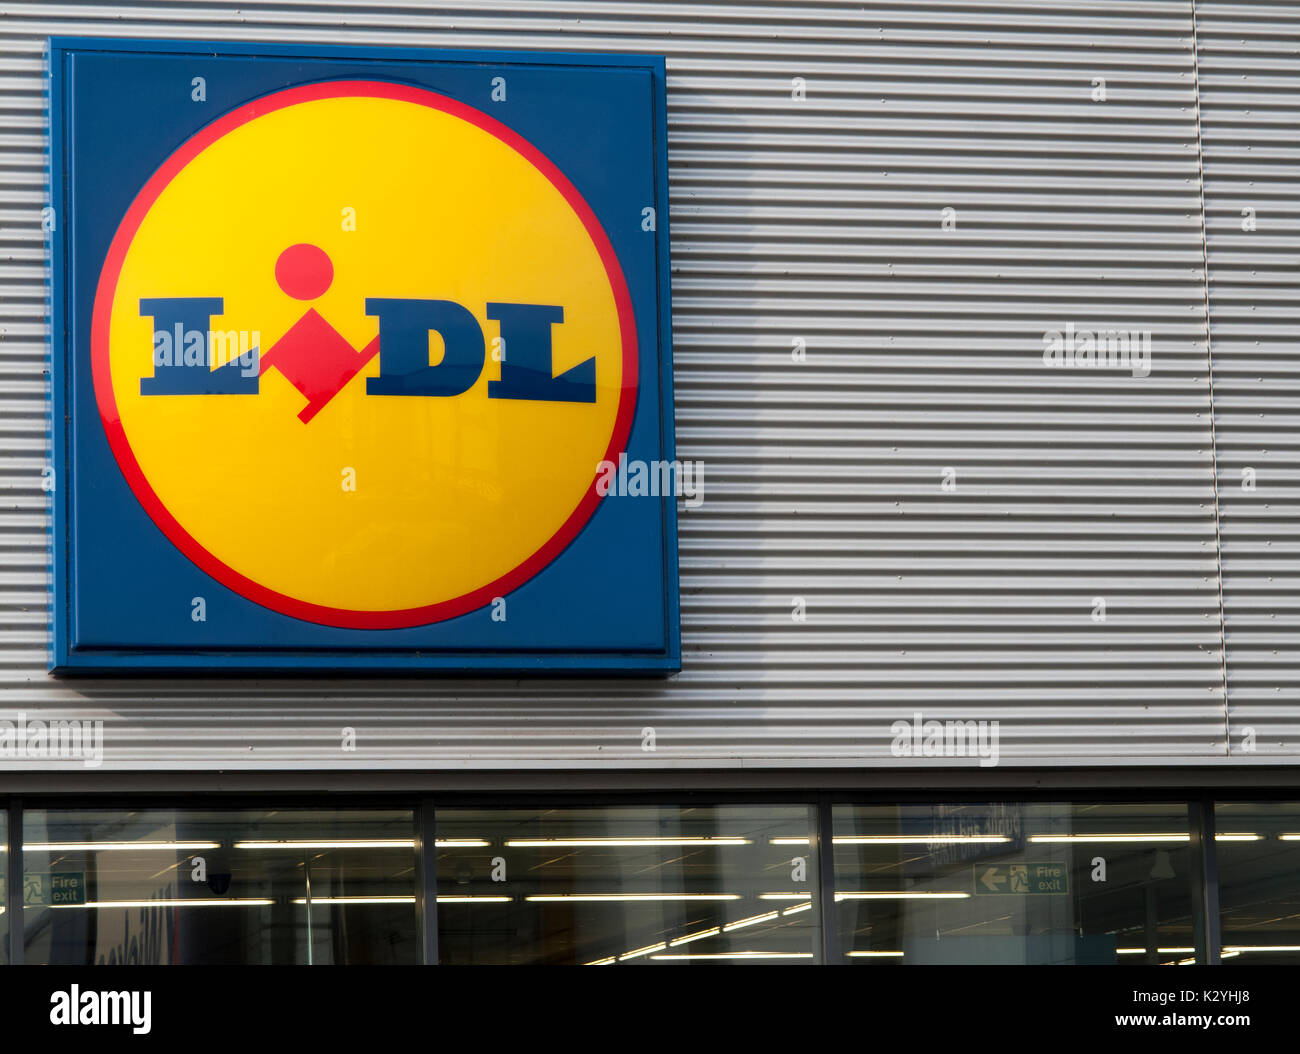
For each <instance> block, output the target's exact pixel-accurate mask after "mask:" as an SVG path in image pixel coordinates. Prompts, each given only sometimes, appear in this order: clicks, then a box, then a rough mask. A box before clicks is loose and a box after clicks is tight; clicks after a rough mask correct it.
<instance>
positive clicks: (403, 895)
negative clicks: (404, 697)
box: [23, 809, 419, 965]
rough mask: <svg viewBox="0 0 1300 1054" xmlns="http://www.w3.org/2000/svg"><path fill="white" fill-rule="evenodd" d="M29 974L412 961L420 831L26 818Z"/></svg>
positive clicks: (276, 821)
mask: <svg viewBox="0 0 1300 1054" xmlns="http://www.w3.org/2000/svg"><path fill="white" fill-rule="evenodd" d="M23 842H24V844H23V887H24V913H23V919H24V928H25V954H26V961H27V962H29V963H55V964H68V965H71V964H81V963H85V964H103V963H108V964H116V963H127V964H135V963H141V964H169V963H308V964H311V963H317V964H327V963H414V962H417V961H418V958H419V952H418V949H419V940H418V936H417V926H416V909H415V892H416V891H415V874H416V866H415V851H414V844H415V843H414V819H413V814H412V813H411V812H410V811H409V810H408V811H401V810H393V811H381V810H364V811H363V810H357V811H350V810H338V811H333V810H314V809H256V810H184V809H157V810H154V809H149V810H138V811H137V810H118V811H112V810H93V811H90V810H84V811H83V810H62V809H60V810H42V809H32V810H28V811H27V812H25V814H24V817H23Z"/></svg>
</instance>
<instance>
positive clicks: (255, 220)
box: [109, 96, 634, 612]
mask: <svg viewBox="0 0 1300 1054" xmlns="http://www.w3.org/2000/svg"><path fill="white" fill-rule="evenodd" d="M301 243H307V244H311V245H315V246H318V247H319V248H320V249H322V250H324V252H325V253H326V254H328V256H329V258H330V260H331V261H332V263H333V268H334V277H333V282H332V284H331V285H330V286H329V288H328V290H327V291H326V292H325V293H324V295H322V296H320V297H319V298H318V299H316V300H313V301H310V302H304V301H300V300H295V299H292V298H291V297H290V296H288V295H286V294H285V292H284V291H283V290H282V289H281V288H280V287H279V285H278V284H277V281H276V274H275V264H276V261H277V259H278V257H279V255H280V254H281V252H282V251H283V250H284V249H286V248H287V247H289V246H292V245H295V244H301ZM163 297H220V298H222V300H223V301H224V305H223V306H224V313H223V314H222V315H220V316H219V317H213V319H212V329H214V330H220V331H223V332H227V333H228V332H229V331H235V332H236V333H240V332H247V333H249V334H250V338H249V339H250V343H254V342H255V343H257V345H258V347H259V348H260V350H261V352H262V353H263V354H266V353H267V352H268V350H269V349H273V348H274V346H275V344H276V342H277V341H278V340H279V339H280V338H281V337H282V336H283V335H284V334H285V333H286V332H287V331H288V330H289V329H290V327H291V326H293V325H294V324H295V323H296V322H298V321H299V319H300V318H301V317H302V316H303V315H304V313H305V312H306V311H308V310H309V309H314V310H316V311H317V312H319V314H320V315H321V316H322V317H323V319H324V320H325V322H327V323H328V324H329V325H330V326H332V327H333V328H334V329H335V330H336V331H337V332H338V334H340V335H341V336H342V338H344V339H345V340H346V341H347V343H348V344H349V345H351V347H352V349H354V350H355V351H357V352H358V353H359V352H360V351H361V350H362V349H364V348H365V347H366V346H367V345H368V344H369V343H370V342H371V341H372V340H374V338H375V337H376V336H377V333H378V320H377V318H375V317H373V316H367V315H366V312H365V301H366V299H367V298H410V299H423V300H450V301H455V302H456V303H458V304H460V305H463V306H464V307H465V308H466V309H467V310H468V311H469V312H470V313H471V314H472V315H473V316H474V317H475V319H476V320H477V321H478V323H479V325H480V326H481V328H482V329H483V332H484V337H485V341H486V347H487V356H486V361H485V364H484V369H483V372H482V374H481V375H480V376H479V378H478V380H477V381H476V382H475V383H474V385H473V387H471V388H470V389H469V390H468V391H467V392H465V393H464V394H463V395H459V396H454V397H421V396H378V395H368V394H367V392H366V379H367V378H368V377H374V376H377V375H378V373H379V358H378V356H376V357H374V358H372V359H371V360H370V361H369V363H368V364H367V365H366V366H365V367H363V368H362V369H361V370H360V372H359V373H357V374H356V376H354V377H353V378H352V379H351V380H350V381H349V382H348V383H347V384H346V385H345V386H344V387H343V388H342V389H341V390H339V391H338V393H337V394H336V395H335V396H334V397H333V398H331V399H329V401H328V403H327V404H326V405H324V407H323V408H322V409H320V411H319V412H318V413H317V414H316V415H315V416H314V417H312V418H311V419H310V420H309V421H307V422H305V423H304V421H302V420H300V419H299V416H298V415H299V412H300V411H302V410H303V408H304V406H306V404H307V399H306V398H305V397H304V395H303V394H302V392H300V391H299V389H298V388H296V387H295V386H294V385H293V383H291V381H290V379H289V378H287V377H286V376H285V375H284V374H282V373H281V372H280V371H278V370H277V369H275V368H268V369H267V370H266V371H265V372H264V373H263V375H262V377H261V381H260V390H259V391H258V393H257V394H256V395H142V394H141V386H140V382H141V379H142V378H147V377H151V376H152V375H153V372H154V362H153V357H154V320H153V319H152V318H151V317H149V316H146V315H142V313H141V309H140V301H141V300H142V299H146V298H163ZM490 302H503V303H520V304H538V305H556V306H560V307H562V308H563V312H564V316H563V322H562V323H560V324H556V325H554V326H553V327H552V338H553V362H552V367H553V374H554V375H555V376H559V375H560V374H562V373H563V372H564V371H566V370H568V369H570V368H571V367H574V366H576V365H578V364H580V363H582V362H584V361H585V360H587V359H590V358H594V359H595V377H596V398H595V401H594V402H591V403H573V402H547V401H527V400H515V399H501V398H489V397H488V384H489V382H490V381H493V380H496V379H498V378H499V377H500V370H501V363H500V362H499V361H496V359H497V357H498V356H496V355H494V349H499V343H498V342H496V341H495V338H497V337H498V336H499V324H498V323H497V322H494V321H491V320H489V319H488V318H487V313H486V309H487V304H488V303H490ZM109 347H110V373H111V384H112V393H113V398H114V400H115V402H116V407H117V412H118V414H119V415H120V419H121V425H122V429H123V431H124V433H125V437H126V441H127V443H128V444H129V446H130V450H131V452H132V454H133V455H134V457H135V459H136V461H137V462H138V464H139V468H140V472H141V473H142V475H143V476H144V478H145V479H146V480H147V483H148V486H149V488H151V489H152V491H153V493H154V494H156V496H157V499H158V501H159V502H160V503H161V505H162V506H164V507H165V509H166V510H167V512H168V513H169V514H170V515H171V516H172V517H174V518H175V520H176V522H177V523H178V524H179V525H180V527H181V528H183V530H184V531H185V532H186V533H187V534H188V535H189V536H190V537H191V538H192V539H193V540H194V542H195V543H196V544H197V545H198V546H199V547H201V549H202V550H204V551H205V552H206V553H208V554H211V556H212V557H213V558H215V559H216V560H217V561H219V562H220V564H222V565H224V566H225V567H228V568H230V569H232V570H233V571H234V572H235V573H236V574H237V575H239V576H243V577H245V578H246V579H248V580H251V581H252V582H254V583H256V584H257V585H258V586H260V587H263V588H265V589H267V590H271V591H273V592H274V593H275V594H279V595H281V596H284V597H287V598H290V599H291V600H292V601H294V602H298V603H302V604H309V605H320V606H322V607H325V608H330V609H341V610H346V611H355V612H385V611H396V610H405V609H413V608H422V607H428V606H431V605H438V604H444V603H446V602H448V601H453V600H455V599H456V598H462V597H465V596H466V595H467V594H472V593H474V592H475V591H476V590H482V589H484V588H485V587H487V586H489V585H491V584H492V583H495V582H498V581H500V580H502V579H503V578H504V577H506V576H509V575H510V574H511V573H512V572H513V571H515V570H516V569H518V568H519V567H520V566H521V565H524V564H525V563H526V562H527V561H529V559H530V558H531V557H533V556H534V554H536V553H538V551H539V550H541V549H542V548H543V547H544V546H545V545H546V544H547V542H548V540H550V539H552V538H553V537H554V536H556V534H557V532H559V531H560V530H561V528H562V527H563V526H564V525H565V524H566V522H569V521H570V519H571V517H572V516H573V514H574V512H575V510H576V509H577V508H578V507H579V505H580V504H581V503H582V502H583V501H584V499H586V498H587V496H588V495H589V492H590V490H591V485H592V480H593V477H594V476H595V473H596V467H597V464H598V462H600V461H601V460H602V459H603V458H604V457H606V456H607V453H608V452H609V447H610V442H611V437H612V435H613V433H614V429H615V423H616V416H617V414H618V411H619V407H620V394H621V391H622V386H623V383H624V377H623V370H624V363H623V359H622V352H621V348H622V343H621V334H620V318H619V310H618V304H617V303H616V292H615V289H614V287H613V285H612V283H611V276H610V274H609V273H608V271H607V269H606V265H605V263H604V262H603V260H602V257H601V253H600V250H599V247H598V245H597V244H596V243H595V242H594V241H593V238H592V236H591V233H590V231H589V229H588V227H587V226H586V225H585V223H584V220H583V218H582V217H581V216H580V215H579V214H578V212H577V211H575V208H574V206H573V205H572V204H571V202H570V200H569V199H568V198H566V196H565V194H564V193H562V192H561V190H560V189H559V188H558V187H557V185H556V184H555V183H553V182H552V180H551V179H550V178H549V177H548V176H547V175H546V174H545V173H544V172H543V171H541V170H539V168H538V167H537V166H536V165H535V164H534V163H533V162H532V161H530V160H529V158H528V157H526V156H524V155H523V154H522V153H520V152H519V151H518V150H516V149H515V148H514V147H512V146H511V145H510V144H508V143H507V142H506V141H504V140H503V139H502V138H499V137H498V136H497V135H496V134H493V133H492V132H491V131H489V130H487V129H486V128H485V127H482V126H480V125H479V124H477V123H473V122H471V121H469V120H465V119H463V118H462V117H460V116H457V115H454V114H453V113H450V112H445V111H444V110H441V109H437V108H434V107H432V106H429V105H423V104H421V103H419V102H415V101H410V100H406V99H395V98H384V97H366V96H344V97H326V98H318V99H311V100H309V101H303V102H297V103H294V104H292V105H287V106H283V107H281V108H278V109H274V110H272V111H270V112H267V113H263V114H261V115H260V116H255V117H253V118H252V119H250V120H247V121H246V122H244V123H241V124H238V125H237V126H235V127H233V128H232V129H231V130H229V131H227V132H226V133H225V134H223V135H221V136H220V137H219V138H218V139H216V140H215V141H214V142H212V143H211V144H210V145H208V146H207V147H206V148H205V149H202V150H201V151H200V152H199V153H198V154H197V155H196V156H194V157H193V158H192V159H191V160H189V161H188V163H186V164H185V165H184V166H183V167H182V168H181V169H180V170H179V172H177V173H176V175H175V176H174V177H173V178H172V179H171V180H170V182H168V183H167V185H166V186H165V187H164V188H163V189H162V190H161V192H160V193H159V194H158V196H157V198H156V200H155V201H154V202H153V204H152V206H151V207H150V208H149V209H148V211H147V213H146V214H145V215H144V217H143V219H142V220H141V222H140V224H139V227H138V229H137V231H136V233H135V235H134V237H133V238H132V239H131V241H130V244H129V247H128V248H127V249H126V251H125V255H124V258H123V262H122V267H121V272H120V277H119V279H118V282H117V287H116V291H115V294H114V296H113V299H112V311H111V320H110V331H109ZM505 352H506V355H507V356H508V354H509V349H508V348H506V349H505ZM440 355H441V347H440V342H439V341H438V339H437V338H436V336H435V337H434V338H432V339H431V349H430V356H431V358H430V364H431V365H436V364H437V362H438V359H439V357H440ZM272 362H274V356H272ZM213 365H216V364H215V363H214V364H213ZM633 383H634V382H633ZM489 599H490V598H489Z"/></svg>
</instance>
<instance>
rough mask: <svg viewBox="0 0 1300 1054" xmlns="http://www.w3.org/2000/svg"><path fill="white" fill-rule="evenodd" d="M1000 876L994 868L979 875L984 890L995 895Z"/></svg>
mask: <svg viewBox="0 0 1300 1054" xmlns="http://www.w3.org/2000/svg"><path fill="white" fill-rule="evenodd" d="M1000 879H1001V876H1000V875H999V874H998V869H997V868H996V867H990V868H989V869H988V870H987V871H985V872H984V874H982V875H980V881H981V882H983V883H984V888H985V889H989V890H992V891H993V892H994V893H996V892H997V891H998V889H999V883H1000Z"/></svg>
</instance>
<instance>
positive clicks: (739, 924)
mask: <svg viewBox="0 0 1300 1054" xmlns="http://www.w3.org/2000/svg"><path fill="white" fill-rule="evenodd" d="M779 914H780V912H779V911H769V912H767V913H766V914H765V915H750V916H749V918H747V919H737V920H736V921H735V922H729V923H727V925H725V926H723V927H722V932H723V933H730V932H731V931H732V930H740V929H744V928H745V927H746V926H753V925H754V924H755V923H758V922H770V921H771V920H772V919H774V918H776V917H777V916H778V915H779Z"/></svg>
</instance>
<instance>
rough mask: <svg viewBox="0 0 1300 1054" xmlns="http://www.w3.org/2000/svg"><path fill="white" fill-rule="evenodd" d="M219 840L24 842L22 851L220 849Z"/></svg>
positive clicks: (110, 851) (109, 851)
mask: <svg viewBox="0 0 1300 1054" xmlns="http://www.w3.org/2000/svg"><path fill="white" fill-rule="evenodd" d="M220 848H221V843H220V842H156V841H155V842H24V843H23V852H25V853H27V852H33V853H74V852H96V853H112V852H116V851H121V850H127V849H138V850H150V851H152V850H169V849H186V850H189V849H220Z"/></svg>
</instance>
